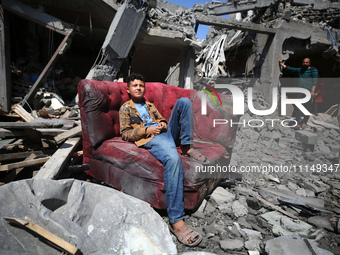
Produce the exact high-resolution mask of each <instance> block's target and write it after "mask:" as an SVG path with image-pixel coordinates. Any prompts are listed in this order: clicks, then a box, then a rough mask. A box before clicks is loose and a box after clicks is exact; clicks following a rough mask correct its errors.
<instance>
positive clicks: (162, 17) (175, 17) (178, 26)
mask: <svg viewBox="0 0 340 255" xmlns="http://www.w3.org/2000/svg"><path fill="white" fill-rule="evenodd" d="M195 24H196V21H195V19H194V17H193V16H192V11H191V9H184V7H183V8H181V7H180V8H177V9H176V10H175V12H174V13H173V12H171V11H170V10H169V9H166V8H160V7H156V8H150V9H149V10H148V25H149V26H150V27H160V28H162V29H165V30H173V31H179V32H182V33H184V34H185V36H186V37H187V38H192V39H198V38H197V37H196V33H195V30H194V28H193V26H194V25H195Z"/></svg>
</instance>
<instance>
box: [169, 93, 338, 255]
mask: <svg viewBox="0 0 340 255" xmlns="http://www.w3.org/2000/svg"><path fill="white" fill-rule="evenodd" d="M257 98H261V97H257ZM251 118H256V119H261V117H259V116H251V115H250V114H249V113H246V114H245V115H244V116H242V117H241V120H240V121H241V122H242V121H243V119H246V120H247V119H251ZM330 118H331V125H328V126H327V127H324V126H322V125H315V124H313V123H312V122H310V121H309V122H308V124H309V127H308V128H306V129H304V130H294V129H292V128H289V127H285V126H282V125H280V124H279V123H277V125H272V124H271V123H270V124H268V123H267V124H266V125H264V126H262V127H258V128H253V127H247V126H243V125H240V126H239V128H238V131H237V138H236V141H235V146H234V149H233V152H232V158H231V162H230V165H231V166H234V167H235V168H237V169H238V170H237V171H233V172H230V173H228V176H227V178H226V180H224V181H223V182H221V183H220V185H219V186H218V187H217V188H216V189H215V190H214V192H213V193H212V194H211V195H210V196H209V197H207V198H206V199H205V200H204V201H203V203H202V204H201V206H200V207H199V209H198V210H197V211H195V212H193V213H191V214H188V215H187V216H186V217H185V221H186V223H187V224H188V225H189V226H190V227H191V228H193V229H195V230H196V231H198V232H199V233H201V234H202V235H203V241H202V242H201V243H200V244H199V245H198V246H197V247H194V248H192V247H186V246H184V245H182V244H180V243H179V242H178V241H177V240H176V238H175V237H173V238H174V242H175V243H176V245H177V250H178V253H193V252H195V254H211V253H212V254H249V255H256V254H269V255H292V254H299V255H301V254H307V255H308V254H311V255H314V254H325V255H326V254H327V255H328V254H340V222H339V218H340V200H339V199H340V167H339V165H338V156H339V149H340V146H339V145H340V135H339V128H338V122H337V119H336V118H335V117H333V118H332V117H330ZM330 127H332V128H330ZM241 166H248V168H247V171H246V170H243V171H241ZM251 166H254V167H253V168H251ZM261 166H262V168H261ZM263 166H267V168H265V167H263ZM251 169H253V171H251ZM254 169H255V170H254ZM268 169H270V170H268ZM264 170H265V171H264ZM163 218H164V220H165V221H167V218H166V216H164V217H163Z"/></svg>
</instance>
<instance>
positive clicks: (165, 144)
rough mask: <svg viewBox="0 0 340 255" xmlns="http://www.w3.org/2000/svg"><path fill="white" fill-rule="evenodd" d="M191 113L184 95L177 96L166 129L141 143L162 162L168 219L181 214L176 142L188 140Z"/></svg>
mask: <svg viewBox="0 0 340 255" xmlns="http://www.w3.org/2000/svg"><path fill="white" fill-rule="evenodd" d="M192 123H193V113H192V105H191V101H190V100H189V99H188V98H180V99H178V101H177V103H176V105H175V107H174V109H173V111H172V113H171V117H170V120H169V123H168V131H167V132H164V133H161V134H159V135H157V136H155V137H154V138H152V139H151V140H150V141H149V142H147V143H146V144H145V145H144V148H146V149H147V150H148V151H149V152H150V153H151V154H152V155H154V156H155V157H156V158H157V159H158V160H159V161H160V162H161V163H162V164H163V166H164V186H165V198H166V205H167V212H168V216H169V220H170V223H171V224H173V223H176V222H178V221H180V220H182V219H183V218H184V199H183V165H182V162H181V159H180V157H179V155H178V152H177V148H176V145H188V144H192Z"/></svg>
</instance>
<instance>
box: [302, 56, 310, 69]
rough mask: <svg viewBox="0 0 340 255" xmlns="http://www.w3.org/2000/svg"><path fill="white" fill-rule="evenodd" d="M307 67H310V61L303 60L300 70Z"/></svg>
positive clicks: (307, 59)
mask: <svg viewBox="0 0 340 255" xmlns="http://www.w3.org/2000/svg"><path fill="white" fill-rule="evenodd" d="M308 67H310V59H309V58H305V59H304V60H303V61H302V68H304V69H307V68H308Z"/></svg>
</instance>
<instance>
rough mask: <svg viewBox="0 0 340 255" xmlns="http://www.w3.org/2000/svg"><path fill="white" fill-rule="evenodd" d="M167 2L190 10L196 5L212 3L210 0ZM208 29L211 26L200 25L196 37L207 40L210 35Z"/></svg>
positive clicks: (171, 0)
mask: <svg viewBox="0 0 340 255" xmlns="http://www.w3.org/2000/svg"><path fill="white" fill-rule="evenodd" d="M165 1H167V2H170V3H174V4H177V5H181V6H185V7H188V8H192V7H193V6H194V5H195V4H205V3H206V2H211V1H208V0H165ZM208 29H209V26H206V25H199V27H198V31H197V35H196V36H197V37H198V38H200V39H205V37H206V35H207V33H208Z"/></svg>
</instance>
